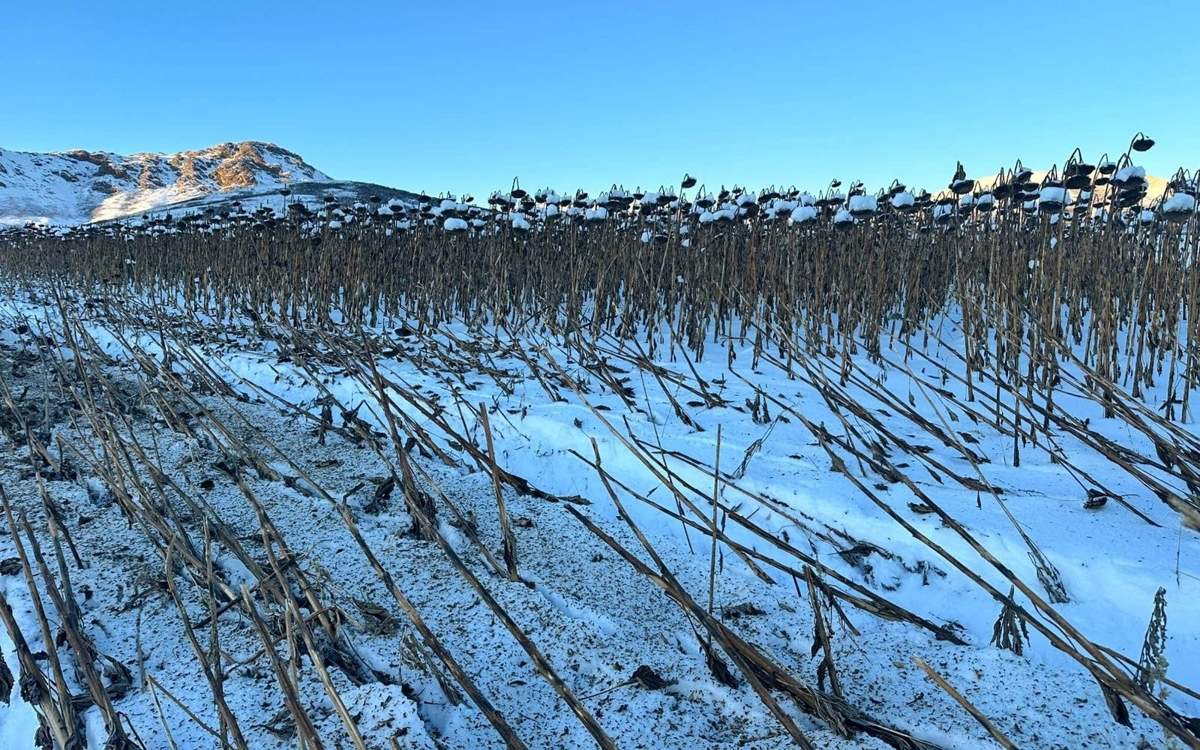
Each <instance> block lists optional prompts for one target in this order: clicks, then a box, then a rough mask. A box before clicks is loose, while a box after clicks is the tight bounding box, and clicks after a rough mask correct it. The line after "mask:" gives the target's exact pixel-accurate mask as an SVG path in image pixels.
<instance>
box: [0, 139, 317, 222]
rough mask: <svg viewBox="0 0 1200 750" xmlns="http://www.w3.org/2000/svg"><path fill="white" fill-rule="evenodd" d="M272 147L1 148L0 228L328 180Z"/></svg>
mask: <svg viewBox="0 0 1200 750" xmlns="http://www.w3.org/2000/svg"><path fill="white" fill-rule="evenodd" d="M329 182H332V178H330V177H329V176H328V175H326V174H325V173H323V172H321V171H319V170H318V169H316V168H315V167H313V166H311V165H309V164H308V163H306V162H305V161H304V159H302V158H301V157H300V156H299V155H297V154H295V153H292V152H291V151H288V150H286V149H283V148H280V147H279V146H276V145H274V144H271V143H264V142H261V141H243V142H241V143H222V144H218V145H216V146H211V147H209V148H205V149H201V150H198V151H180V152H178V153H174V154H152V153H139V154H131V155H129V156H121V155H119V154H112V153H107V152H92V151H82V150H79V151H65V152H56V153H48V154H39V153H27V152H22V151H8V150H5V149H2V148H0V224H23V223H26V222H30V221H34V222H39V223H51V224H83V223H87V222H90V221H102V220H107V219H115V218H120V217H124V216H130V215H133V214H139V213H144V212H147V211H152V210H154V209H162V208H167V207H170V206H174V205H176V204H180V203H185V202H193V201H197V200H204V199H208V201H209V202H211V201H214V200H217V201H219V200H221V199H222V198H226V199H236V198H237V197H238V196H241V195H248V196H249V195H262V194H264V193H267V192H270V191H274V190H277V189H278V188H281V187H283V186H284V185H285V184H289V185H290V184H295V183H329Z"/></svg>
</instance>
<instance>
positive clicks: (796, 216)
mask: <svg viewBox="0 0 1200 750" xmlns="http://www.w3.org/2000/svg"><path fill="white" fill-rule="evenodd" d="M816 218H817V209H816V208H815V207H814V206H811V205H804V206H797V207H796V208H795V209H794V210H793V211H792V214H791V219H792V223H794V224H804V223H805V222H809V221H816Z"/></svg>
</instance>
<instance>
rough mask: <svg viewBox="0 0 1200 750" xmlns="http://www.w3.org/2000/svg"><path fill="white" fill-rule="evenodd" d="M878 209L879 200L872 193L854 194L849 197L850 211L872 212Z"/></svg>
mask: <svg viewBox="0 0 1200 750" xmlns="http://www.w3.org/2000/svg"><path fill="white" fill-rule="evenodd" d="M878 210H879V202H878V201H877V200H876V199H875V196H873V195H855V196H852V197H851V198H850V213H851V214H855V215H859V214H873V213H875V212H876V211H878Z"/></svg>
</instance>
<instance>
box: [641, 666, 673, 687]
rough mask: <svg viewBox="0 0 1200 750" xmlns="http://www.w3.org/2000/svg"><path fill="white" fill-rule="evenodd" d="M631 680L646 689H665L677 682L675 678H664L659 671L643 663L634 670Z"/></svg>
mask: <svg viewBox="0 0 1200 750" xmlns="http://www.w3.org/2000/svg"><path fill="white" fill-rule="evenodd" d="M630 681H631V682H633V683H635V684H637V685H640V686H641V687H643V688H645V689H646V690H663V689H665V688H668V687H670V686H672V685H674V684H675V682H676V681H675V680H667V679H664V678H663V677H662V676H661V675H659V674H658V672H655V671H654V670H653V669H651V668H650V667H648V666H647V665H645V664H643V665H642V666H640V667H638V668H637V669H635V670H633V677H631V678H630Z"/></svg>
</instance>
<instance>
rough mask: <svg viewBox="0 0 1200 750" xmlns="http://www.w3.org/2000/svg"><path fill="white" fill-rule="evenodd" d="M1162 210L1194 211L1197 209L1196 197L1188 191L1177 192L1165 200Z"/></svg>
mask: <svg viewBox="0 0 1200 750" xmlns="http://www.w3.org/2000/svg"><path fill="white" fill-rule="evenodd" d="M1162 210H1163V211H1165V212H1167V213H1192V212H1194V211H1195V210H1196V199H1195V198H1194V197H1193V196H1190V195H1188V194H1187V193H1175V194H1174V195H1172V196H1171V197H1170V198H1167V199H1166V200H1165V201H1163V204H1162Z"/></svg>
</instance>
